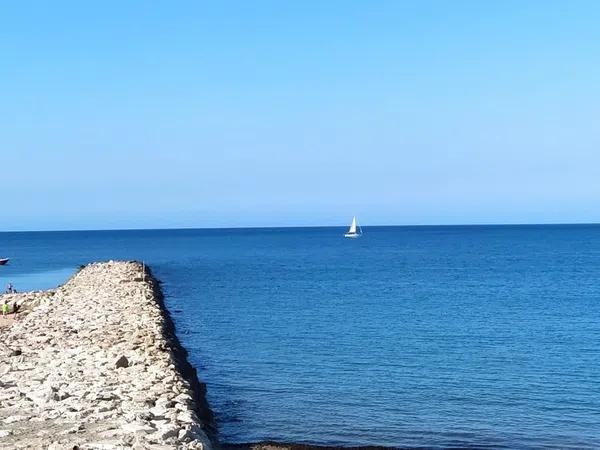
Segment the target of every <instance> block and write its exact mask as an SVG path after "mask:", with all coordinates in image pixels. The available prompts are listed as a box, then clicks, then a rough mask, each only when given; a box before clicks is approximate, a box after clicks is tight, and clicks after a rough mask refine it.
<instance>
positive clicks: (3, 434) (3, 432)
mask: <svg viewBox="0 0 600 450" xmlns="http://www.w3.org/2000/svg"><path fill="white" fill-rule="evenodd" d="M10 434H12V432H11V431H9V430H0V439H1V438H4V437H6V436H9V435H10Z"/></svg>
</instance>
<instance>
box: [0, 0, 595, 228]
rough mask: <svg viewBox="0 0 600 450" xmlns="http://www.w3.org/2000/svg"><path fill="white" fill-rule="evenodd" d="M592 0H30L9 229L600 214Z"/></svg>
mask: <svg viewBox="0 0 600 450" xmlns="http://www.w3.org/2000/svg"><path fill="white" fill-rule="evenodd" d="M598 23H600V2H597V1H577V0H574V1H553V0H547V1H523V0H519V1H511V0H503V1H495V2H491V1H485V2H484V1H452V2H449V1H442V0H439V1H427V0H415V1H400V0H393V1H380V0H373V1H349V0H328V1H320V0H319V1H316V0H315V1H311V0H302V1H296V2H292V1H285V2H282V1H276V0H273V1H266V0H256V1H252V2H249V1H245V0H239V1H228V0H225V1H219V2H214V1H213V2H203V1H189V2H187V1H134V0H132V1H127V2H122V1H111V0H103V1H97V2H81V1H70V2H67V1H61V0H56V1H53V2H47V1H38V2H36V1H27V0H25V1H22V2H3V4H2V6H1V12H0V55H1V58H0V170H1V173H2V176H1V180H2V186H3V188H2V193H1V194H0V195H1V197H0V198H1V203H0V211H1V213H0V230H54V229H107V228H108V229H111V228H166V227H243V226H313V225H346V224H348V223H349V222H350V220H351V218H352V215H354V214H356V215H357V216H358V218H359V221H360V222H362V224H364V225H366V226H368V225H392V224H398V225H402V224H485V223H557V222H558V223H570V222H600V201H599V199H600V176H599V175H600V27H599V26H598Z"/></svg>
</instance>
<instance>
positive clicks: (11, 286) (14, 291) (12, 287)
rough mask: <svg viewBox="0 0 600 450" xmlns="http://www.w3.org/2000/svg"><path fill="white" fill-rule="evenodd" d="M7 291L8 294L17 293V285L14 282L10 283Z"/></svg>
mask: <svg viewBox="0 0 600 450" xmlns="http://www.w3.org/2000/svg"><path fill="white" fill-rule="evenodd" d="M6 293H7V294H16V293H17V290H16V289H15V287H14V286H13V284H12V283H8V284H7V285H6Z"/></svg>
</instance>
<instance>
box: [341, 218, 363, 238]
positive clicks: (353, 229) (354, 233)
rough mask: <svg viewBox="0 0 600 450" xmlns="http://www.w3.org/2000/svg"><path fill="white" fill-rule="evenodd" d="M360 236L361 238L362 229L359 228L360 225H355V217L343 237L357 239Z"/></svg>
mask: <svg viewBox="0 0 600 450" xmlns="http://www.w3.org/2000/svg"><path fill="white" fill-rule="evenodd" d="M361 236H362V228H361V227H360V225H358V224H357V223H356V216H354V217H353V218H352V224H350V229H349V230H348V232H347V233H346V234H344V237H347V238H359V237H361Z"/></svg>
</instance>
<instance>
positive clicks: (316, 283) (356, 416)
mask: <svg viewBox="0 0 600 450" xmlns="http://www.w3.org/2000/svg"><path fill="white" fill-rule="evenodd" d="M343 231H344V230H343V229H342V228H339V229H338V228H297V229H253V230H147V231H104V232H57V233H0V249H1V252H2V254H1V255H0V256H1V257H9V258H11V262H10V264H9V265H7V266H4V267H0V283H2V285H1V286H4V285H5V284H6V283H7V282H8V281H12V282H13V284H14V285H15V287H16V288H17V289H19V290H26V289H42V288H44V289H45V288H50V287H53V286H55V285H56V284H59V283H61V282H63V281H64V280H65V279H66V278H68V276H69V275H70V274H71V273H72V272H73V271H75V270H76V269H77V267H78V266H79V265H81V264H85V263H87V262H91V261H97V260H108V259H141V260H144V261H145V262H146V263H147V264H149V265H150V266H151V267H152V269H153V271H154V273H155V275H156V276H157V277H158V278H160V279H161V280H162V281H163V285H162V288H163V291H164V293H165V296H166V302H167V306H168V307H169V309H170V311H171V313H172V315H173V319H174V321H175V323H176V326H177V331H178V334H179V337H180V339H181V341H182V343H183V345H184V346H185V347H186V348H187V349H188V351H189V352H190V360H191V362H192V364H194V365H195V366H196V367H197V368H198V370H199V373H200V374H201V377H202V378H203V380H204V381H205V382H206V383H207V388H208V400H209V402H210V404H211V407H212V408H213V410H214V411H215V413H216V418H217V423H218V426H219V429H220V437H221V440H223V441H224V442H231V443H240V442H253V441H261V440H276V441H286V442H304V443H313V444H324V445H386V446H403V447H428V448H432V447H433V448H436V447H437V448H447V447H481V448H484V447H488V448H503V447H504V448H523V449H534V448H536V449H537V448H599V447H600V437H599V436H600V414H598V411H600V375H599V374H600V348H599V345H598V343H599V342H600V283H599V281H598V280H599V278H598V275H599V274H600V226H584V225H577V226H489V227H371V228H369V227H367V228H365V230H364V231H365V235H364V237H363V238H362V239H358V240H348V239H344V238H343V237H342V233H343Z"/></svg>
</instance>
